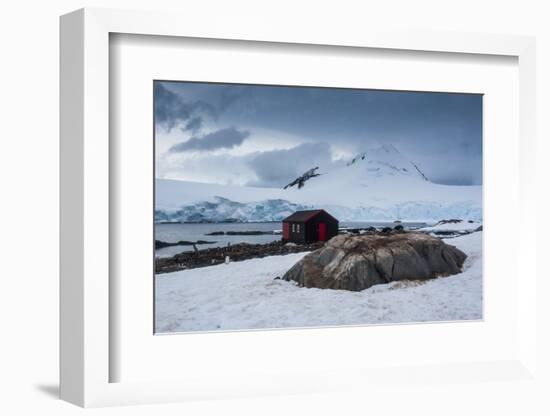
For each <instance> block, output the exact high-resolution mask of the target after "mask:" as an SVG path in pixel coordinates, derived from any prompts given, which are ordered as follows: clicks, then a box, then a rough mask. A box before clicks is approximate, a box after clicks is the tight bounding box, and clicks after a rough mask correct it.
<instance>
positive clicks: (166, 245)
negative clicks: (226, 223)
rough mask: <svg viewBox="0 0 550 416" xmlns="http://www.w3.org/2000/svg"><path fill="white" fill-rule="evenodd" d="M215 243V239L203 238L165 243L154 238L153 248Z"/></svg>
mask: <svg viewBox="0 0 550 416" xmlns="http://www.w3.org/2000/svg"><path fill="white" fill-rule="evenodd" d="M215 243H217V241H205V240H197V241H184V240H180V241H177V242H175V243H167V242H166V241H160V240H155V250H158V249H159V248H165V247H173V246H197V245H203V244H215Z"/></svg>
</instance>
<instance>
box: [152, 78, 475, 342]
mask: <svg viewBox="0 0 550 416" xmlns="http://www.w3.org/2000/svg"><path fill="white" fill-rule="evenodd" d="M153 88H154V111H155V114H154V117H155V138H154V140H155V151H156V153H155V255H156V261H155V332H157V333H172V332H186V331H217V330H238V329H241V330H242V329H266V328H292V327H314V326H336V325H358V324H384V323H393V322H405V323H409V322H422V321H453V320H479V319H482V267H481V264H482V235H483V231H482V229H483V225H482V218H483V214H482V98H483V97H482V95H481V94H461V93H437V92H412V91H382V90H367V89H352V88H331V87H322V88H320V87H301V86H281V85H275V86H270V85H249V84H225V83H204V82H185V81H177V82H172V81H160V80H155V81H153ZM451 276H454V277H451ZM431 279H433V280H431Z"/></svg>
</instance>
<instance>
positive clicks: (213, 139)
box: [170, 127, 250, 153]
mask: <svg viewBox="0 0 550 416" xmlns="http://www.w3.org/2000/svg"><path fill="white" fill-rule="evenodd" d="M248 136H250V132H248V131H246V130H237V129H236V128H235V127H229V128H226V129H221V130H217V131H215V132H212V133H208V134H205V135H204V136H193V137H191V138H190V139H189V140H187V141H185V142H182V143H178V144H175V145H174V146H172V147H171V148H170V152H172V153H180V152H185V151H187V150H198V151H207V150H216V149H230V148H232V147H235V146H238V145H240V144H241V143H242V142H243V141H244V140H245V139H246V138H247V137H248Z"/></svg>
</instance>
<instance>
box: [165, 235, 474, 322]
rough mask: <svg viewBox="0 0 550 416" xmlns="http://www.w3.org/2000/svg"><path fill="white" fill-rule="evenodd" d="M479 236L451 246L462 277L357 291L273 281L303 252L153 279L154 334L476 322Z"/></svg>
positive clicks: (395, 283) (462, 240)
mask: <svg viewBox="0 0 550 416" xmlns="http://www.w3.org/2000/svg"><path fill="white" fill-rule="evenodd" d="M482 234H483V233H482V232H476V233H473V234H469V235H465V236H461V237H457V238H455V239H453V240H452V245H455V246H457V247H458V248H460V249H461V250H462V251H464V252H465V253H466V254H467V255H468V258H467V260H466V263H465V265H464V272H463V273H461V274H458V275H455V276H450V277H445V278H438V279H434V280H429V281H426V282H414V281H411V282H394V283H390V284H386V285H377V286H373V287H371V288H369V289H366V290H364V291H362V292H349V291H345V290H328V289H326V290H323V289H306V288H300V287H297V286H296V285H295V284H294V283H292V282H285V281H282V280H273V279H274V278H275V277H276V276H281V275H282V274H284V272H286V271H287V270H288V269H289V268H290V267H291V266H292V265H293V264H294V263H295V262H297V261H298V260H299V259H300V258H302V257H303V256H304V255H305V254H306V253H299V254H290V255H287V256H272V257H267V258H264V259H254V260H247V261H243V262H235V263H230V264H228V265H225V264H222V265H218V266H212V267H207V268H202V269H194V270H187V271H182V272H176V273H169V274H162V275H159V276H157V277H156V329H157V332H184V331H213V330H235V329H257V328H283V327H285V328H286V327H310V326H332V325H360V324H382V323H397V322H423V321H450V320H471V319H481V318H482V258H481V250H482Z"/></svg>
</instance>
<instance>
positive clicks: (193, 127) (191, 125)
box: [182, 116, 202, 133]
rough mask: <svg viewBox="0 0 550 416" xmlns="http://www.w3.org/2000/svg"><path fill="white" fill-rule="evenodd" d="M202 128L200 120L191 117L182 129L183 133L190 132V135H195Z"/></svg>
mask: <svg viewBox="0 0 550 416" xmlns="http://www.w3.org/2000/svg"><path fill="white" fill-rule="evenodd" d="M201 127H202V118H200V117H197V116H196V117H193V118H192V119H191V120H189V121H188V122H187V124H186V125H185V127H183V128H182V130H183V131H190V132H191V133H196V132H197V131H199V130H200V128H201Z"/></svg>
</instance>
